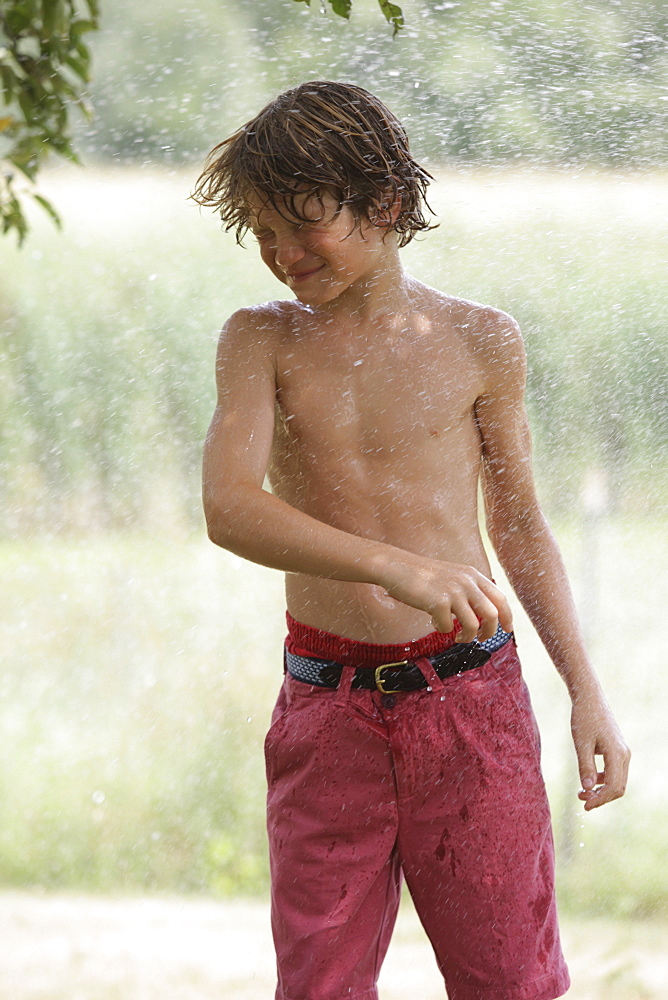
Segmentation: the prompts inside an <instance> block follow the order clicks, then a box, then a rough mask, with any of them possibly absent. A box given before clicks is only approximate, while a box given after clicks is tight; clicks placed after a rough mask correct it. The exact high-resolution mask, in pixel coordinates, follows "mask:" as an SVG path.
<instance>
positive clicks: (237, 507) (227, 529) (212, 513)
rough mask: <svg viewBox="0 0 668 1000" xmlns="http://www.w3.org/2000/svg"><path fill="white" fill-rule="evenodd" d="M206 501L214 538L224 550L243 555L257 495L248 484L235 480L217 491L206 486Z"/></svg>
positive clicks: (205, 507)
mask: <svg viewBox="0 0 668 1000" xmlns="http://www.w3.org/2000/svg"><path fill="white" fill-rule="evenodd" d="M252 489H254V488H252ZM202 500H203V507H204V519H205V521H206V531H207V535H208V537H209V539H210V541H212V542H213V543H214V545H218V546H219V547H220V548H221V549H227V550H228V551H230V552H234V553H235V554H237V555H238V554H243V551H242V550H243V548H244V540H245V536H246V535H247V533H248V526H249V523H251V522H252V517H251V518H249V514H250V511H251V508H252V507H253V497H252V496H251V495H249V492H248V487H247V485H246V484H243V483H235V484H234V486H231V487H230V488H228V489H225V490H221V489H220V484H218V487H217V489H216V490H215V492H214V491H213V490H208V489H207V488H206V486H205V488H204V491H203V497H202ZM240 550H241V551H240Z"/></svg>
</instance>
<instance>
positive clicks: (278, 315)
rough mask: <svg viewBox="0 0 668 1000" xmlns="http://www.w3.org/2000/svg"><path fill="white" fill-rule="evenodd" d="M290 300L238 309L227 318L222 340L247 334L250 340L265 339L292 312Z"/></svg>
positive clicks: (284, 321) (279, 327)
mask: <svg viewBox="0 0 668 1000" xmlns="http://www.w3.org/2000/svg"><path fill="white" fill-rule="evenodd" d="M291 304H292V303H290V302H262V303H260V304H259V305H254V306H244V307H243V308H242V309H237V311H236V312H233V313H232V315H231V316H230V317H229V319H228V320H226V322H225V325H224V326H223V329H222V330H221V334H220V336H221V340H236V339H238V338H239V337H243V336H247V337H248V338H249V339H250V340H257V339H260V340H262V339H264V338H266V337H267V336H270V335H271V334H272V333H275V332H277V331H278V330H279V329H281V328H282V327H283V326H285V324H286V322H288V321H289V320H288V317H289V314H290V308H289V307H290V306H291Z"/></svg>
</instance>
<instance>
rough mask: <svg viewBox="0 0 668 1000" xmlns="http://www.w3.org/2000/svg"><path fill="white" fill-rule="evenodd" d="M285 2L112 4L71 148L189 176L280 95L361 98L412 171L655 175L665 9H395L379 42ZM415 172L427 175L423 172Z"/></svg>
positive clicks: (575, 0) (660, 154) (370, 10)
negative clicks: (397, 16)
mask: <svg viewBox="0 0 668 1000" xmlns="http://www.w3.org/2000/svg"><path fill="white" fill-rule="evenodd" d="M317 7H318V4H317V3H313V4H312V6H311V8H309V7H307V6H306V4H305V3H304V2H299V3H294V2H293V0H252V2H249V0H224V2H223V0H198V2H197V3H196V4H193V5H190V6H189V7H188V8H187V9H184V6H183V4H182V3H181V2H179V0H143V2H142V3H141V4H137V3H134V2H133V0H114V3H113V4H109V5H107V7H106V8H105V19H104V25H103V30H102V31H101V32H100V33H99V34H97V35H96V36H95V38H94V41H93V52H94V60H95V66H96V72H95V79H94V81H93V83H92V87H91V93H92V98H93V103H94V107H95V122H94V123H93V125H92V127H86V126H85V125H84V123H83V122H81V123H80V125H79V128H80V132H79V134H78V137H77V148H79V149H80V150H81V151H82V153H83V154H84V155H88V156H89V157H90V158H95V159H98V160H103V161H105V160H109V159H112V160H113V161H114V162H116V163H118V162H127V161H135V162H136V161H139V162H143V163H147V162H153V163H183V162H188V163H192V162H193V160H197V161H200V160H201V159H202V158H203V157H204V155H205V154H206V152H207V151H208V150H209V149H210V148H211V147H212V146H213V145H214V144H215V143H216V142H218V141H220V139H222V138H224V136H225V135H226V134H229V133H230V132H231V131H232V130H233V129H235V128H237V127H238V126H239V125H240V124H241V123H243V122H244V121H246V120H248V119H249V118H251V117H252V115H254V114H255V113H256V112H257V111H258V109H259V108H261V107H262V106H263V104H265V103H266V102H267V101H268V100H269V99H270V98H272V97H273V96H275V94H276V93H278V92H279V91H280V90H283V89H285V88H287V87H291V86H294V85H295V84H297V83H301V82H302V81H304V80H312V79H321V80H327V79H342V80H347V81H350V82H351V83H358V84H360V85H361V86H366V87H369V88H370V89H372V90H373V91H374V93H376V94H377V95H378V96H379V97H380V98H381V99H383V100H385V101H386V102H387V103H388V105H389V107H390V108H392V110H393V111H394V112H395V113H397V114H398V116H399V118H400V119H401V120H402V121H403V122H404V123H405V124H406V126H407V128H408V132H409V136H410V138H411V142H412V145H413V148H414V149H415V151H416V153H417V154H418V158H425V157H427V158H429V157H430V158H431V159H432V165H433V166H438V164H439V163H441V162H443V161H444V160H456V161H458V162H467V163H468V162H470V163H481V162H483V163H499V162H504V163H511V164H515V163H517V162H518V161H522V160H532V161H534V162H539V163H541V164H542V165H544V164H546V163H557V164H566V165H576V164H577V165H580V164H583V163H586V164H597V165H606V166H620V167H628V166H634V167H641V168H646V167H649V166H651V165H657V166H661V167H662V166H663V165H664V164H665V145H666V143H665V136H666V128H667V125H668V100H666V98H667V97H668V48H667V45H668V42H667V39H668V6H667V5H666V3H665V2H664V0H620V2H617V0H587V3H586V4H584V5H583V4H582V3H581V2H580V0H558V2H557V0H522V2H521V3H518V2H517V0H495V2H494V3H489V2H488V0H457V2H456V3H454V2H453V3H450V2H436V0H404V2H403V3H402V4H401V8H402V11H403V14H404V17H405V20H406V24H405V27H404V29H403V30H402V31H400V32H399V33H398V35H397V36H396V37H394V38H393V37H392V32H391V30H385V29H384V28H383V25H382V21H381V19H380V18H379V17H378V14H377V8H376V7H375V3H374V2H373V0H353V3H352V6H351V8H350V19H349V20H345V19H344V18H342V17H340V16H337V15H335V14H333V12H332V8H331V7H330V5H329V4H324V5H323V6H322V7H321V11H323V12H324V15H323V14H322V13H321V12H319V11H318V10H317ZM427 165H429V164H427Z"/></svg>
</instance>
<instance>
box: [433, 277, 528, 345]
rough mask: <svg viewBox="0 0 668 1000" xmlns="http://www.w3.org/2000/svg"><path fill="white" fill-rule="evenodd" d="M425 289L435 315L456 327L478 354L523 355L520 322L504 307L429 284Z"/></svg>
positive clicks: (467, 343) (457, 331)
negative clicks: (496, 306)
mask: <svg viewBox="0 0 668 1000" xmlns="http://www.w3.org/2000/svg"><path fill="white" fill-rule="evenodd" d="M422 290H423V294H424V295H425V296H426V297H427V300H428V306H429V311H430V312H431V313H432V315H434V317H435V318H437V319H438V320H440V322H442V323H443V324H444V325H447V326H448V327H449V328H450V329H453V330H454V331H455V332H456V333H457V334H458V335H459V336H460V338H461V339H462V341H463V342H464V343H465V344H466V346H467V347H468V348H469V349H470V350H471V351H473V352H474V353H475V354H476V355H478V356H482V357H489V358H490V359H491V358H493V357H496V356H502V357H504V358H508V357H509V356H515V357H516V358H518V359H520V358H523V357H524V343H523V340H522V334H521V332H520V328H519V324H518V323H517V321H516V320H515V319H513V317H512V316H511V315H510V314H509V313H507V312H504V311H503V309H497V308H495V307H494V306H490V305H484V304H482V303H480V302H473V301H471V300H470V299H463V298H459V297H457V296H454V295H447V294H446V293H445V292H439V291H436V290H435V289H433V288H429V287H428V286H426V285H423V286H422Z"/></svg>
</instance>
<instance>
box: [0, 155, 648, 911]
mask: <svg viewBox="0 0 668 1000" xmlns="http://www.w3.org/2000/svg"><path fill="white" fill-rule="evenodd" d="M439 173H440V174H441V176H442V182H441V183H439V185H437V186H436V188H435V190H434V195H433V204H434V207H435V208H436V209H437V210H438V211H439V214H440V221H441V227H440V228H439V229H438V230H436V231H435V232H433V233H430V234H429V235H428V236H427V237H426V239H425V240H424V241H421V242H419V243H416V244H415V245H412V246H411V247H409V248H407V263H408V266H409V268H410V269H411V270H412V272H413V273H415V274H416V276H418V277H420V278H423V279H424V280H426V281H428V282H430V283H432V284H434V285H436V286H438V287H439V288H442V289H445V290H447V291H450V292H452V293H454V294H459V295H464V296H466V297H468V298H474V299H478V300H481V301H485V302H491V303H494V304H496V305H498V306H501V307H502V308H504V309H507V310H509V311H510V312H512V313H514V314H515V315H516V316H517V318H518V319H519V321H520V323H521V325H522V326H523V329H524V332H525V336H526V341H527V349H528V354H529V362H530V385H529V390H530V391H529V407H530V411H531V415H532V422H533V428H534V438H535V446H536V447H535V451H536V470H537V478H538V482H539V485H540V490H541V496H542V498H543V501H544V505H545V507H546V509H547V510H548V511H549V512H551V513H552V514H555V515H557V517H558V520H559V523H560V524H562V525H563V527H562V528H561V530H560V532H559V535H560V540H561V542H562V545H563V547H564V550H565V553H566V556H567V560H568V562H569V566H570V569H571V571H572V574H573V578H574V580H575V583H576V590H577V593H578V603H579V605H580V608H581V611H582V613H583V616H584V624H585V629H586V632H587V635H588V637H589V642H590V646H591V649H592V654H593V656H594V659H595V662H596V664H597V667H598V669H599V671H600V673H601V675H602V677H603V679H604V681H605V685H606V690H607V691H608V694H609V697H610V700H611V702H612V704H613V707H614V708H615V711H616V713H617V715H618V717H619V720H620V723H621V725H622V729H623V731H624V733H625V735H626V736H627V739H628V741H629V743H630V744H631V746H632V748H633V750H634V760H633V763H632V772H631V773H632V782H631V786H630V789H629V793H628V796H627V798H626V799H625V800H624V801H623V802H622V803H616V804H613V805H611V806H608V807H607V808H606V809H604V810H602V811H601V812H600V813H599V814H591V815H589V816H587V817H586V818H584V817H583V816H582V814H581V810H580V808H579V804H578V802H577V799H576V797H575V791H576V788H577V777H576V775H575V773H574V762H573V751H572V747H571V745H570V737H569V732H568V728H569V727H568V703H567V698H566V695H565V691H564V689H563V686H562V684H561V682H560V680H559V679H558V677H557V676H556V674H555V672H554V670H553V668H552V667H551V666H550V664H549V663H548V662H547V658H546V656H545V654H544V652H543V651H542V649H541V647H540V645H539V643H538V640H537V639H536V638H535V636H533V633H532V632H531V630H530V628H529V626H528V625H527V624H526V622H525V621H524V620H523V616H522V615H521V614H520V613H519V612H518V620H519V622H520V625H519V628H518V631H519V635H520V652H521V655H522V658H523V661H524V663H525V668H526V673H527V677H528V679H529V684H530V688H531V691H532V696H533V699H534V703H535V706H536V711H537V714H538V717H539V721H540V722H541V725H542V729H543V738H544V754H543V761H544V769H545V773H546V778H547V781H548V786H549V790H550V794H551V799H552V802H553V807H554V817H555V827H556V834H557V842H558V845H559V851H560V858H561V864H560V891H561V896H562V900H563V903H564V905H565V906H567V907H568V908H570V909H571V910H573V911H575V912H603V913H605V914H612V915H615V914H616V915H638V914H641V915H649V914H663V915H664V916H665V915H666V914H667V913H668V875H667V874H666V872H667V870H668V869H667V866H666V865H665V858H666V854H667V847H668V843H667V839H666V836H665V832H664V831H665V829H666V820H667V819H668V802H667V801H666V796H665V790H664V775H665V773H666V768H667V766H668V746H667V742H666V737H665V722H664V708H663V706H664V705H665V703H666V696H667V695H668V689H667V685H666V680H665V670H664V663H665V654H666V640H665V637H664V634H665V631H664V629H663V622H662V618H661V615H662V609H663V608H664V607H666V606H667V605H668V589H667V587H668V584H667V582H666V573H665V566H666V562H667V556H668V552H667V551H666V548H667V543H666V540H665V524H666V520H665V515H664V514H663V513H662V511H661V507H662V505H663V504H664V503H665V499H666V489H665V476H664V473H665V469H666V464H667V456H666V452H667V449H666V444H667V441H668V403H667V396H666V391H667V390H666V381H665V371H666V368H667V365H668V360H667V359H668V333H667V331H668V292H667V291H666V285H665V282H664V281H663V271H662V270H661V268H662V267H663V264H662V261H663V260H665V255H666V246H667V245H668V225H667V224H666V219H668V212H666V210H665V208H666V202H667V201H668V180H667V179H666V177H665V176H664V175H661V174H657V173H655V174H647V175H626V176H625V175H615V174H600V175H596V174H592V173H584V174H581V175H579V176H575V177H574V176H569V175H566V174H558V173H553V174H539V173H532V172H530V171H527V172H525V173H522V174H513V173H508V172H506V171H489V172H487V173H485V172H481V171H477V172H471V173H465V172H462V173H453V172H446V171H443V172H439ZM195 174H196V170H195V169H193V171H192V172H191V174H184V173H176V174H173V175H167V174H159V173H150V172H143V171H141V170H137V169H134V170H127V171H123V170H117V171H109V172H106V173H95V172H94V171H87V172H85V173H84V172H78V173H76V174H74V173H72V172H69V171H63V172H58V173H54V174H53V175H51V177H50V178H46V180H45V191H46V193H47V194H49V195H50V196H51V197H52V198H53V199H54V201H55V202H56V204H57V205H58V207H59V210H60V211H61V213H62V215H63V219H64V223H65V231H64V234H63V235H59V234H58V233H56V232H55V231H54V230H52V229H50V228H49V226H48V224H47V223H46V222H45V220H44V219H43V218H41V217H39V216H37V217H36V218H35V226H34V231H33V233H32V234H31V236H30V238H29V240H28V242H27V244H26V246H25V247H24V249H23V250H22V251H21V252H18V251H17V250H15V249H14V248H13V247H12V246H11V244H9V243H7V242H5V243H3V244H2V247H1V250H2V255H3V259H2V268H1V269H0V346H1V347H2V348H3V355H2V356H3V361H2V364H1V365H0V420H1V421H2V427H3V432H2V436H1V437H0V462H1V463H2V466H3V471H4V472H5V473H6V475H5V476H4V478H3V479H2V480H1V481H0V522H1V523H2V524H3V528H2V531H1V532H0V537H1V538H2V539H4V541H2V542H0V579H1V580H2V584H1V586H2V592H1V594H0V649H2V651H3V671H2V674H1V676H0V691H1V692H2V695H3V697H2V700H1V702H0V736H1V737H2V738H3V741H4V745H5V746H6V747H8V748H10V752H6V753H5V754H3V755H2V756H1V757H0V807H1V808H2V814H3V823H2V825H1V827H0V880H2V881H3V882H4V883H5V884H14V885H26V884H30V885H42V886H46V887H57V886H68V887H72V886H79V887H82V888H83V887H85V888H96V889H101V890H102V889H104V890H118V889H127V890H140V889H141V890H145V889H155V890H165V891H174V890H178V891H193V892H196V891H207V892H209V891H213V892H219V893H223V894H225V893H229V892H232V891H235V892H236V891H255V890H257V889H260V888H263V887H265V886H266V857H265V844H264V832H263V819H262V813H263V799H264V783H263V774H262V758H261V744H262V738H263V735H264V731H265V728H266V725H267V722H268V718H269V714H270V710H271V705H272V703H273V700H274V698H275V695H276V692H277V689H278V685H279V682H280V672H281V662H280V661H281V657H280V646H281V640H282V634H283V619H282V609H283V604H282V583H281V578H280V575H279V574H277V573H273V572H271V571H268V570H262V569H260V568H258V567H253V566H250V565H247V564H244V563H242V562H241V561H240V560H238V559H235V558H234V557H233V556H230V555H229V554H225V553H222V552H219V551H217V550H215V549H214V547H213V546H211V545H209V544H208V543H206V542H205V541H203V540H202V539H203V530H202V528H203V525H202V517H201V513H200V507H199V464H200V451H201V441H202V438H203V435H204V433H205V429H206V425H207V422H208V419H209V415H210V413H211V410H212V407H213V399H214V386H213V357H214V352H215V342H216V338H217V331H218V328H219V327H220V325H221V323H222V321H223V320H224V318H225V317H226V316H227V315H228V314H229V313H230V312H232V311H233V310H234V309H235V308H237V307H239V306H241V305H244V304H247V303H249V302H257V301H261V300H262V299H265V298H270V297H275V296H276V295H277V294H281V290H280V288H279V287H278V286H277V285H276V283H275V282H274V280H273V279H272V278H271V276H270V275H269V274H268V272H266V269H263V268H262V266H261V265H260V263H259V261H258V260H257V254H256V252H255V250H254V249H253V248H251V249H249V250H247V251H243V250H240V249H238V248H237V247H236V246H235V245H234V242H233V240H232V239H231V238H230V237H229V236H228V237H224V236H222V235H221V234H220V232H219V230H218V226H217V224H216V223H215V221H214V220H212V219H211V218H207V217H203V218H201V217H200V215H199V212H198V210H197V209H196V207H195V206H194V205H192V204H188V203H187V201H186V200H185V198H186V195H187V192H188V190H189V186H190V185H191V184H192V180H193V178H194V177H195ZM249 245H250V244H249ZM592 470H598V471H599V472H601V470H602V473H603V475H604V478H605V479H606V481H607V487H608V491H609V497H610V499H609V503H608V512H607V517H608V520H607V521H606V522H605V524H604V526H603V527H602V529H601V533H600V534H601V537H600V539H599V543H598V546H596V544H594V543H595V537H594V536H595V526H592V524H591V523H588V524H585V522H584V520H583V515H582V512H581V507H582V502H581V492H582V487H583V482H584V480H585V477H586V475H587V474H588V473H591V471H592ZM592 570H594V572H593V576H592ZM592 587H593V589H592ZM594 592H595V593H594ZM583 824H584V825H583ZM580 844H583V845H584V846H583V847H580V846H579V845H580Z"/></svg>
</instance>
